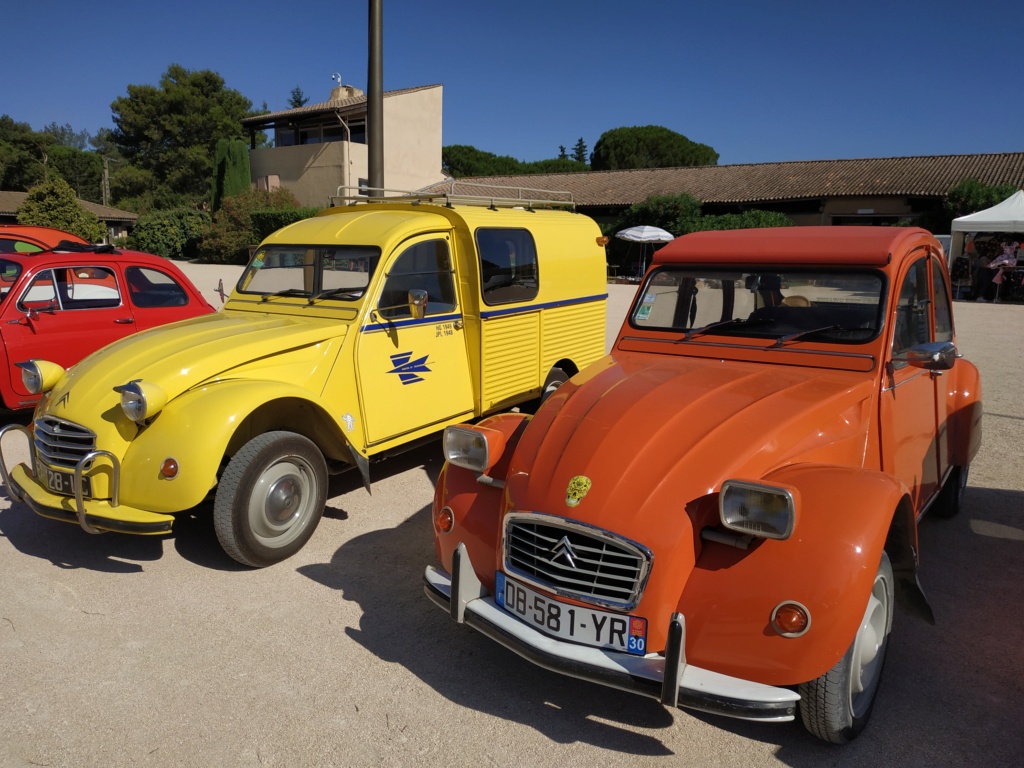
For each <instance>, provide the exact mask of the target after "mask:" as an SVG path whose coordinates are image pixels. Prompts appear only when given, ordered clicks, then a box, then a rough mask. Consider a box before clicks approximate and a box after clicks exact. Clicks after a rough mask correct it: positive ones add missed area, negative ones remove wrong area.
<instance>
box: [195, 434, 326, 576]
mask: <svg viewBox="0 0 1024 768" xmlns="http://www.w3.org/2000/svg"><path fill="white" fill-rule="evenodd" d="M326 502H327V464H326V462H325V461H324V457H323V455H322V454H321V453H320V450H319V449H318V448H317V447H316V445H315V444H314V443H313V442H312V441H311V440H309V439H307V438H305V437H303V436H302V435H297V434H295V433H293V432H268V433H266V434H264V435H259V436H257V437H254V438H253V439H252V440H250V441H249V442H248V443H246V444H245V445H243V446H242V448H241V450H239V451H238V453H236V454H235V455H234V456H233V457H232V458H231V461H230V462H228V465H227V467H226V468H225V469H224V474H223V475H222V476H221V478H220V482H219V484H218V485H217V493H216V496H215V497H214V503H213V524H214V528H215V529H216V531H217V539H218V540H219V541H220V545H221V546H222V547H223V548H224V551H225V552H227V553H228V554H229V555H230V556H231V557H233V558H234V559H235V560H237V561H238V562H240V563H243V564H245V565H249V566H252V567H254V568H262V567H264V566H267V565H273V564H274V563H278V562H280V561H282V560H284V559H286V558H288V557H291V556H292V555H294V554H295V553H296V552H298V551H299V550H300V549H302V547H303V546H304V545H305V543H306V542H307V541H309V538H310V536H312V535H313V531H315V530H316V526H317V524H318V523H319V522H320V517H321V516H322V515H323V511H324V504H325V503H326Z"/></svg>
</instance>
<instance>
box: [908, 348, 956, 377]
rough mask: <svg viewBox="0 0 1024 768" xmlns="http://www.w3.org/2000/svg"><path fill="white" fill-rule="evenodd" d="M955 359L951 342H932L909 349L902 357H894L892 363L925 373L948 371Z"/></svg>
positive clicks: (954, 350) (954, 349) (954, 351)
mask: <svg viewBox="0 0 1024 768" xmlns="http://www.w3.org/2000/svg"><path fill="white" fill-rule="evenodd" d="M956 357H957V354H956V345H955V344H954V343H953V342H951V341H932V342H929V343H927V344H918V345H917V346H916V347H911V348H910V349H908V350H906V351H905V352H904V353H903V356H902V357H894V358H893V362H896V363H909V364H910V365H912V366H913V367H914V368H924V369H925V370H927V371H948V370H949V369H950V368H952V367H953V364H954V363H955V362H956Z"/></svg>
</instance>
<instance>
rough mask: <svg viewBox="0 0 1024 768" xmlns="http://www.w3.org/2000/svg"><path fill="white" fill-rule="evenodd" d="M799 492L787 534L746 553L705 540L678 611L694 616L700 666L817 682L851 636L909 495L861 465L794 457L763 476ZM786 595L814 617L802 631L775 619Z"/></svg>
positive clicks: (692, 653) (689, 622) (693, 645)
mask: <svg viewBox="0 0 1024 768" xmlns="http://www.w3.org/2000/svg"><path fill="white" fill-rule="evenodd" d="M761 482H764V483H766V484H772V483H780V484H785V485H788V486H791V487H793V488H795V489H796V490H797V492H798V494H799V503H798V508H797V521H796V526H795V529H794V531H793V534H792V535H791V536H790V537H789V538H788V539H786V540H781V541H780V540H772V539H762V540H758V541H757V542H756V543H754V544H752V545H751V547H750V548H749V549H748V550H742V549H738V548H734V547H730V546H728V545H726V544H721V543H715V542H704V543H703V547H702V551H701V553H700V555H699V556H698V558H697V562H696V565H695V567H694V569H693V572H692V573H691V575H690V577H689V579H688V580H687V583H686V586H685V588H684V589H683V593H682V596H681V599H680V600H679V604H678V606H677V608H676V610H677V611H679V612H680V613H682V614H683V615H684V616H685V617H686V633H687V637H686V640H687V643H686V657H687V659H688V660H689V661H690V662H691V663H694V664H697V665H698V666H701V667H706V668H709V669H714V670H716V671H718V672H722V673H724V674H728V675H735V676H737V677H741V678H745V679H751V680H756V681H758V682H762V683H767V684H770V685H794V684H797V683H802V682H807V681H810V680H813V679H815V678H817V677H819V676H821V675H822V674H824V673H825V672H827V671H828V670H830V669H831V668H832V667H833V666H835V664H836V662H837V661H839V659H840V658H841V657H842V656H843V654H845V653H846V651H847V649H848V648H849V646H850V643H851V642H852V641H853V637H854V635H855V633H856V631H857V627H858V625H859V623H860V620H861V618H862V616H863V614H864V609H865V607H866V605H867V600H868V595H869V594H870V591H871V587H872V584H873V582H874V578H875V574H876V571H877V569H878V563H879V561H880V560H881V556H882V550H883V548H884V547H885V543H886V538H887V536H888V533H889V529H890V525H891V523H892V520H893V515H894V513H895V512H896V510H897V508H898V507H899V506H900V501H901V499H902V498H903V497H904V495H905V494H906V493H907V490H906V488H905V486H904V485H903V484H902V483H901V482H900V481H898V480H897V479H895V478H893V477H892V476H890V475H886V474H884V473H882V472H877V471H874V470H869V469H863V468H850V467H840V466H831V465H820V464H795V465H791V466H788V467H785V468H782V469H779V470H776V471H773V472H771V473H769V474H768V475H766V476H765V477H763V478H761ZM784 601H793V602H798V603H800V604H802V605H803V606H805V607H806V608H807V609H808V611H809V613H810V617H811V623H810V627H809V629H808V630H807V631H806V632H805V633H804V634H803V635H801V636H800V637H792V638H790V637H783V636H781V635H780V634H779V633H777V632H776V631H775V630H774V629H773V628H772V626H771V614H772V611H773V610H774V609H775V607H777V606H778V605H779V604H780V603H782V602H784Z"/></svg>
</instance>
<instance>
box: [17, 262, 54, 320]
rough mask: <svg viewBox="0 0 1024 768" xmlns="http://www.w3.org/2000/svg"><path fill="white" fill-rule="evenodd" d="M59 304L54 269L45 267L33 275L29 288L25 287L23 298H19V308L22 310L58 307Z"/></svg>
mask: <svg viewBox="0 0 1024 768" xmlns="http://www.w3.org/2000/svg"><path fill="white" fill-rule="evenodd" d="M59 306H60V305H59V304H58V303H57V287H56V284H55V283H54V279H53V271H52V270H49V269H45V270H43V271H42V272H40V273H39V274H38V275H36V276H35V277H33V278H32V282H31V283H29V284H28V288H26V289H25V292H24V293H22V294H21V298H20V299H19V300H18V309H20V310H21V311H22V312H28V311H30V310H33V309H43V308H44V307H53V308H54V309H56V308H58V307H59Z"/></svg>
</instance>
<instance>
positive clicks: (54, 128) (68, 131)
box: [40, 122, 92, 150]
mask: <svg viewBox="0 0 1024 768" xmlns="http://www.w3.org/2000/svg"><path fill="white" fill-rule="evenodd" d="M40 133H45V134H48V135H50V136H53V138H54V140H55V141H56V143H57V144H59V145H60V146H62V147H71V148H72V149H81V150H84V149H86V148H87V147H88V146H89V142H90V141H91V139H92V137H91V136H90V135H89V132H88V131H76V130H75V129H74V128H72V127H71V123H64V125H57V123H55V122H54V123H50V124H49V125H47V126H45V127H44V128H43V130H41V131H40Z"/></svg>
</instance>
